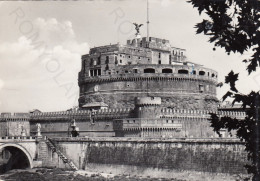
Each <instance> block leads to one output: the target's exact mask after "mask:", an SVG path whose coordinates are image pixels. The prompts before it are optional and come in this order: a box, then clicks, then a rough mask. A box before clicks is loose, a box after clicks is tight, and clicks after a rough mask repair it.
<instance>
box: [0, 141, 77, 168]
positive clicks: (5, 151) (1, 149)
mask: <svg viewBox="0 0 260 181" xmlns="http://www.w3.org/2000/svg"><path fill="white" fill-rule="evenodd" d="M48 150H50V152H51V155H53V153H54V152H55V153H56V155H57V157H58V161H59V160H62V161H63V164H64V165H68V167H70V168H72V169H73V170H77V169H78V168H77V167H76V166H75V165H74V164H73V162H72V161H71V160H69V159H68V158H67V157H66V156H65V155H64V154H63V153H62V152H61V151H60V150H59V149H58V148H57V147H56V146H55V144H53V143H52V142H51V140H50V139H49V138H47V137H31V136H30V137H29V136H27V137H21V136H17V137H0V153H2V162H3V163H4V165H3V166H2V167H0V172H6V171H8V170H11V169H26V168H35V167H42V166H46V163H48V162H49V161H50V160H49V156H48V154H49V151H48ZM51 159H52V158H51ZM0 161H1V159H0ZM51 161H52V160H51ZM55 161H56V160H55ZM56 162H57V161H56ZM44 163H45V164H44Z"/></svg>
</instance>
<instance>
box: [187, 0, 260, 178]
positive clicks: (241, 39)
mask: <svg viewBox="0 0 260 181" xmlns="http://www.w3.org/2000/svg"><path fill="white" fill-rule="evenodd" d="M188 2H189V3H191V4H192V5H193V7H194V8H197V9H198V11H199V13H200V14H201V13H206V14H207V15H208V17H209V19H208V20H205V19H204V20H203V21H202V22H201V23H198V24H196V26H195V28H196V29H197V33H204V34H205V35H208V36H209V42H211V43H214V46H215V47H221V48H224V49H225V51H226V52H227V54H230V52H234V53H236V52H238V53H241V54H243V53H244V52H245V51H249V50H250V51H252V56H251V58H249V59H247V60H243V62H245V63H246V70H247V71H248V74H251V73H252V72H254V71H256V70H257V68H259V66H260V59H259V55H260V46H259V44H260V30H259V29H260V28H259V27H260V21H259V20H260V14H259V9H260V1H259V0H189V1H188ZM215 47H214V48H213V50H215V49H216V48H215ZM241 61H242V60H241ZM238 76H239V74H238V73H234V72H233V71H231V72H230V73H229V74H228V75H227V76H226V77H225V83H227V84H229V85H230V90H229V91H228V92H227V93H226V94H225V95H224V96H223V98H222V99H223V100H225V99H226V98H228V97H230V98H232V99H233V102H232V105H234V104H235V103H242V109H243V110H244V111H245V112H246V117H245V119H244V120H238V119H236V118H231V117H227V116H225V117H221V118H219V117H218V116H217V115H216V114H211V119H210V122H211V126H212V127H213V129H214V131H216V132H217V133H218V134H219V131H220V129H222V128H225V129H227V130H228V131H229V132H230V133H231V130H236V135H237V137H238V138H240V140H241V141H244V142H245V150H246V151H247V153H248V160H249V161H250V163H251V164H250V165H246V169H247V171H248V173H252V174H253V180H260V163H259V157H260V151H259V150H260V146H259V139H260V136H259V135H260V125H259V124H260V122H259V104H260V96H259V91H258V92H254V91H252V92H251V93H249V94H247V95H245V94H242V93H240V92H239V91H238V90H237V88H236V86H235V84H236V81H237V80H238ZM220 85H221V84H220Z"/></svg>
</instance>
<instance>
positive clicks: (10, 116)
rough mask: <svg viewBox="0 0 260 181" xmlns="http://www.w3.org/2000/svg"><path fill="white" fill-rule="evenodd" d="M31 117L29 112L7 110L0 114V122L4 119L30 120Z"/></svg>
mask: <svg viewBox="0 0 260 181" xmlns="http://www.w3.org/2000/svg"><path fill="white" fill-rule="evenodd" d="M29 118H30V114H29V113H13V114H12V113H10V112H8V113H7V112H5V113H1V115H0V122H3V121H28V120H29Z"/></svg>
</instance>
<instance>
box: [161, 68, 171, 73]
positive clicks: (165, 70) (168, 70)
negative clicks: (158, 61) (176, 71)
mask: <svg viewBox="0 0 260 181" xmlns="http://www.w3.org/2000/svg"><path fill="white" fill-rule="evenodd" d="M162 73H166V74H169V73H172V69H162Z"/></svg>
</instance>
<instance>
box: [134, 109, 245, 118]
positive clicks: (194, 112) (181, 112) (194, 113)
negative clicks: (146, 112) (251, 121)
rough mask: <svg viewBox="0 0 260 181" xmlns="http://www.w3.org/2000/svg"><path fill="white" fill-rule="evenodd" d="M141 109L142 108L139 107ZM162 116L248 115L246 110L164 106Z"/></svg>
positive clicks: (235, 116)
mask: <svg viewBox="0 0 260 181" xmlns="http://www.w3.org/2000/svg"><path fill="white" fill-rule="evenodd" d="M139 109H140V108H139ZM161 112H162V114H164V115H163V116H162V118H164V117H166V116H168V115H174V116H200V117H204V118H210V113H214V114H217V115H218V116H219V117H224V116H228V117H232V118H237V119H244V118H245V116H246V113H245V112H242V111H208V110H188V109H170V108H163V109H162V110H161Z"/></svg>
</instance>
